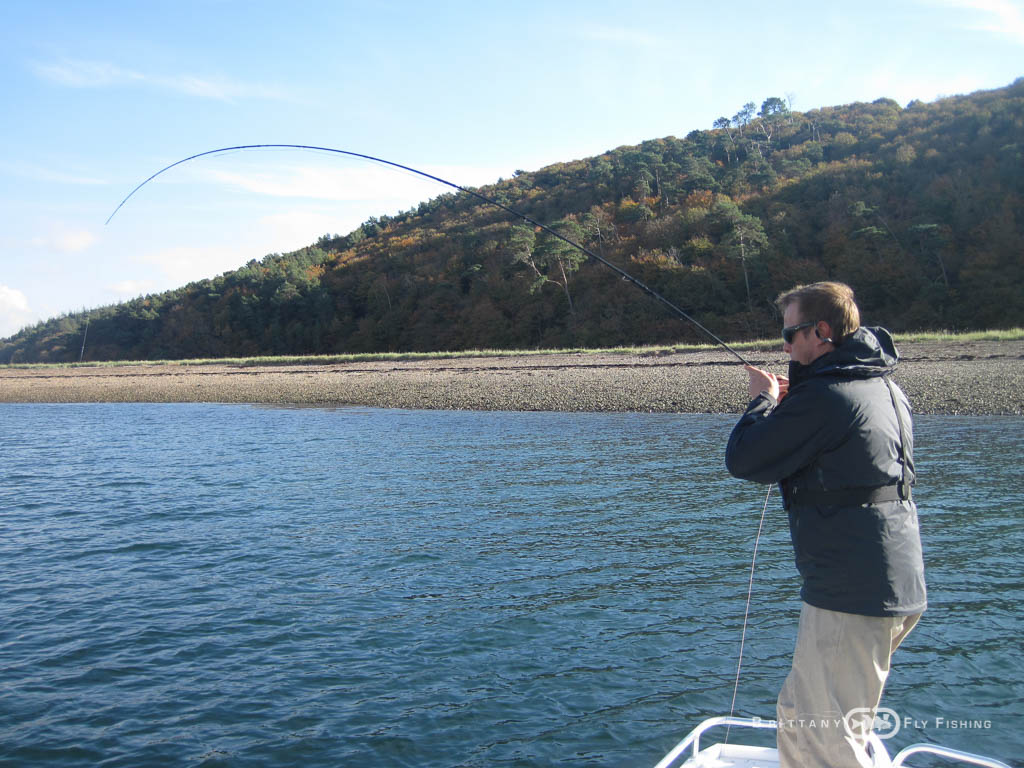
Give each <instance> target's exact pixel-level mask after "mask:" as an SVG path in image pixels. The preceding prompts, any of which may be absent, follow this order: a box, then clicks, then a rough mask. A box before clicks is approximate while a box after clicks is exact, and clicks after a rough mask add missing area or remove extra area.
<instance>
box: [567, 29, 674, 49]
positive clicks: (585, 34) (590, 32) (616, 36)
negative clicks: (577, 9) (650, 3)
mask: <svg viewBox="0 0 1024 768" xmlns="http://www.w3.org/2000/svg"><path fill="white" fill-rule="evenodd" d="M579 35H580V37H582V38H583V39H585V40H592V41H594V42H599V43H613V44H617V45H629V46H634V47H637V48H663V47H666V46H667V45H668V43H669V41H668V40H667V39H666V38H664V37H660V36H659V35H652V34H651V33H650V32H647V31H645V30H639V29H628V28H626V27H616V26H611V25H607V24H584V25H583V26H582V27H580V30H579Z"/></svg>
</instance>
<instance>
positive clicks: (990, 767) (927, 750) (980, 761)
mask: <svg viewBox="0 0 1024 768" xmlns="http://www.w3.org/2000/svg"><path fill="white" fill-rule="evenodd" d="M911 755H937V756H939V757H948V758H950V759H952V760H959V761H960V762H961V763H968V764H970V765H981V766H984V768H1010V766H1009V765H1007V764H1006V763H1003V762H1000V761H999V760H993V759H992V758H991V757H982V756H981V755H972V754H971V753H970V752H961V751H960V750H959V749H951V748H949V747H940V746H939V745H938V744H923V743H922V744H911V745H910V746H909V747H904V748H903V749H901V750H900V751H899V752H897V753H896V757H894V758H893V759H892V765H893V768H900V766H905V768H911V766H909V765H907V764H906V763H905V762H904V761H905V760H906V758H908V757H910V756H911Z"/></svg>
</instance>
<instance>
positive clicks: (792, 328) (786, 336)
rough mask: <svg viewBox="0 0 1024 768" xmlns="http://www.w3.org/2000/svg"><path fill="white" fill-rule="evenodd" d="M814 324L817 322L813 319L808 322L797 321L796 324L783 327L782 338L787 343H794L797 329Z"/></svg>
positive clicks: (800, 329)
mask: <svg viewBox="0 0 1024 768" xmlns="http://www.w3.org/2000/svg"><path fill="white" fill-rule="evenodd" d="M812 325H817V322H813V321H812V322H807V323H797V324H796V325H788V326H786V327H785V328H783V329H782V340H783V341H784V342H786V343H787V344H792V343H793V339H794V338H795V337H796V332H797V331H802V330H803V329H804V328H810V327H811V326H812Z"/></svg>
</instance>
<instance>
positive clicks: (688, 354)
mask: <svg viewBox="0 0 1024 768" xmlns="http://www.w3.org/2000/svg"><path fill="white" fill-rule="evenodd" d="M899 349H900V353H901V356H902V360H901V362H900V364H899V366H898V368H897V370H896V374H895V379H896V381H897V382H898V383H899V384H900V386H902V387H903V388H904V390H905V391H906V392H907V394H908V395H909V397H910V400H911V402H912V403H913V406H914V410H915V412H916V413H921V414H970V415H988V414H1007V415H1018V416H1019V415H1024V340H1012V341H974V342H965V341H955V342H954V341H950V342H945V341H928V342H907V343H901V344H900V345H899ZM743 356H744V357H745V358H747V359H748V360H749V361H750V362H751V363H753V364H754V365H757V366H759V367H763V368H766V369H768V370H771V371H773V372H776V373H780V374H784V373H785V372H786V367H787V360H788V358H787V356H786V355H785V354H784V353H783V352H782V351H781V349H770V348H767V347H766V348H765V349H763V350H748V351H745V352H743ZM0 402H7V403H14V402H50V403H71V402H164V403H179V402H182V403H183V402H224V403H267V404H280V405H302V404H305V405H318V406H343V405H357V406H372V407H382V408H408V409H443V410H509V411H635V412H665V413H740V412H742V411H743V409H744V408H745V407H746V404H747V395H746V373H745V372H744V370H743V368H742V366H741V365H739V364H738V363H737V361H736V359H735V358H733V357H732V356H730V355H729V354H728V353H726V352H724V351H722V350H717V349H716V350H700V351H694V350H689V351H687V350H680V351H659V352H649V353H638V354H626V353H571V354H559V353H553V354H532V355H522V356H519V355H510V356H507V357H452V358H434V359H411V360H402V361H374V362H365V361H358V362H349V363H329V364H289V365H266V366H261V365H251V364H247V365H230V364H216V363H214V364H211V363H203V364H188V363H171V364H166V363H165V364H140V365H116V366H74V367H70V366H69V367H24V368H22V367H10V366H8V367H0Z"/></svg>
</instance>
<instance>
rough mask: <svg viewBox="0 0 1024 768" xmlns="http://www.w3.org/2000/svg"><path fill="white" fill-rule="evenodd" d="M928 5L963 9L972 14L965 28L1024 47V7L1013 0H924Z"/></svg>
mask: <svg viewBox="0 0 1024 768" xmlns="http://www.w3.org/2000/svg"><path fill="white" fill-rule="evenodd" d="M924 1H925V4H926V5H939V6H943V7H946V8H962V9H964V10H967V11H971V12H972V18H971V20H970V21H968V22H967V23H966V24H964V27H965V28H966V29H971V30H974V31H977V32H987V33H989V34H992V35H997V36H999V37H1005V38H1008V39H1009V40H1011V41H1013V42H1015V43H1017V44H1019V45H1024V5H1022V4H1021V3H1020V2H1014V1H1013V0H924Z"/></svg>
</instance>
